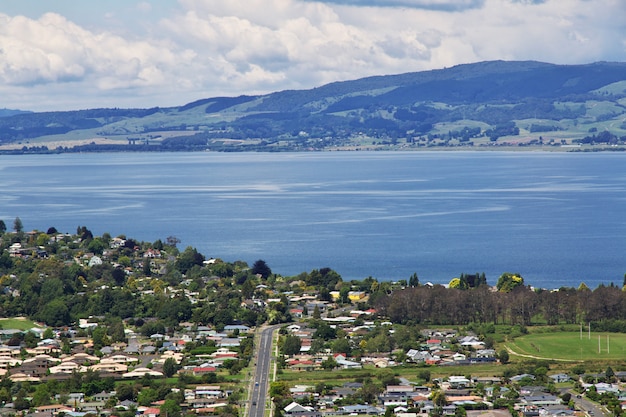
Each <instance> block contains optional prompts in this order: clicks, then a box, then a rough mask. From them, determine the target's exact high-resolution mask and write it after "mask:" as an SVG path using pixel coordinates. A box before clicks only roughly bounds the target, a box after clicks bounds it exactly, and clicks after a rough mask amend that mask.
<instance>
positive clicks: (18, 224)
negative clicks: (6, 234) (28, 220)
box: [13, 217, 24, 233]
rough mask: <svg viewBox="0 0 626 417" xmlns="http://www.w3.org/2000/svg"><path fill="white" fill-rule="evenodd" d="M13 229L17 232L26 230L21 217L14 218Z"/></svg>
mask: <svg viewBox="0 0 626 417" xmlns="http://www.w3.org/2000/svg"><path fill="white" fill-rule="evenodd" d="M13 230H14V231H15V233H22V232H23V231H24V225H23V224H22V219H20V218H19V217H16V218H15V220H13Z"/></svg>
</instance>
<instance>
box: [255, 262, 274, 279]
mask: <svg viewBox="0 0 626 417" xmlns="http://www.w3.org/2000/svg"><path fill="white" fill-rule="evenodd" d="M252 273H253V274H254V275H260V276H261V278H263V279H267V278H268V277H269V276H270V275H272V270H271V269H270V267H269V266H268V265H267V263H266V262H265V261H264V260H263V259H259V260H257V261H256V262H255V263H254V264H253V265H252Z"/></svg>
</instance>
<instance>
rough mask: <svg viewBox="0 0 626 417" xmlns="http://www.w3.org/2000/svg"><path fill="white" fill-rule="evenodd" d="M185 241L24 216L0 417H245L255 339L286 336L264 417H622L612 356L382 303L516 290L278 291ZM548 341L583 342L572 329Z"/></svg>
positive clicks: (624, 370)
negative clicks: (35, 222)
mask: <svg viewBox="0 0 626 417" xmlns="http://www.w3.org/2000/svg"><path fill="white" fill-rule="evenodd" d="M3 225H4V223H3ZM178 243H180V242H179V241H178V240H177V239H176V238H175V237H172V236H170V237H168V238H167V239H165V241H163V242H161V241H157V242H153V243H146V242H137V241H135V240H133V239H131V238H127V237H125V236H117V237H111V236H108V235H106V234H105V235H103V236H100V237H99V236H93V234H92V233H91V232H90V231H89V229H87V228H86V227H84V226H81V227H78V229H77V233H76V234H67V233H59V232H58V231H56V230H55V229H54V228H50V229H49V230H48V231H47V232H41V231H32V232H24V230H23V226H22V225H21V221H19V218H18V219H16V220H15V222H14V231H13V232H7V231H6V226H5V227H4V230H3V231H2V235H1V236H0V245H1V246H0V248H1V249H2V253H1V254H0V285H1V286H2V292H1V295H0V306H2V312H3V315H4V316H5V317H7V318H6V319H3V320H2V321H0V324H2V330H0V341H1V344H0V375H1V376H2V379H1V380H0V401H2V407H0V414H2V415H35V416H41V417H43V416H46V417H47V416H56V415H68V416H73V417H82V416H86V415H90V416H91V415H93V416H120V417H131V416H146V417H156V416H159V415H161V416H168V417H173V416H182V415H222V416H231V415H233V416H234V415H244V414H245V413H246V412H247V410H248V406H249V402H250V401H251V399H250V398H249V391H250V387H251V385H252V384H253V375H254V373H255V366H256V363H255V361H256V358H257V356H258V345H257V346H255V343H254V341H255V338H257V337H258V334H259V333H258V330H259V329H260V328H263V327H265V326H267V325H271V326H273V327H274V328H275V329H276V331H275V338H274V343H273V348H272V354H273V356H274V359H273V364H272V371H271V372H270V373H269V375H267V378H269V379H268V382H269V393H268V394H269V396H268V397H264V398H265V400H264V404H263V405H264V408H265V409H266V410H267V412H270V410H271V412H272V413H273V415H274V414H275V415H284V416H296V417H321V416H334V415H350V416H353V415H385V416H390V415H396V416H399V417H418V416H442V415H449V416H452V415H454V416H465V415H469V416H475V417H477V416H485V417H488V416H493V417H506V416H520V417H521V416H524V417H536V416H570V415H572V416H573V415H577V416H583V415H585V416H590V415H594V414H606V415H621V413H622V410H623V409H624V408H626V390H625V385H624V384H623V383H624V382H625V381H626V367H623V366H621V365H622V364H623V361H622V360H621V359H619V353H618V356H617V357H618V359H610V360H608V361H599V362H598V361H589V362H587V361H585V360H580V361H576V360H571V361H558V360H553V359H552V358H550V357H546V356H542V355H534V356H533V355H528V354H524V353H520V352H515V351H513V350H512V349H511V347H510V346H509V345H508V344H507V341H511V340H514V339H515V338H518V337H519V338H523V336H524V335H529V334H532V331H529V327H526V326H525V325H524V322H523V321H521V322H519V323H511V324H509V325H504V324H501V323H497V324H494V323H489V320H490V319H489V320H486V321H485V320H477V321H475V322H469V323H464V324H463V325H460V324H454V323H448V324H446V323H442V324H439V325H437V324H436V323H429V322H428V320H424V321H422V322H412V323H411V322H406V321H403V320H394V319H393V318H392V316H389V315H386V314H384V303H380V300H379V301H377V300H376V299H377V297H378V298H380V297H381V296H383V295H385V296H391V295H393V294H394V293H396V294H398V293H402V292H403V291H405V290H406V289H411V288H413V289H415V288H419V289H420V290H423V291H429V292H430V293H437V292H438V291H449V292H451V293H454V294H460V292H461V291H476V293H475V294H479V292H478V291H479V288H483V289H484V290H485V291H487V292H489V293H494V294H499V293H504V292H506V291H511V294H515V292H514V287H517V286H518V287H519V288H524V286H523V279H522V278H521V277H519V276H516V275H506V276H505V274H503V277H504V276H505V277H506V278H507V279H506V280H502V279H501V280H500V281H502V282H499V283H498V286H494V287H489V286H488V285H487V283H486V280H485V279H484V276H483V277H481V276H480V274H476V275H467V276H466V275H462V276H461V277H460V278H456V279H454V280H452V281H451V283H450V285H449V286H447V287H445V288H444V287H443V286H440V285H433V284H431V283H420V282H419V278H418V277H417V275H415V274H414V275H413V276H411V277H409V279H407V280H406V281H401V282H379V281H377V280H375V279H373V278H368V279H365V280H363V281H351V282H343V281H342V279H341V277H340V276H339V275H338V274H337V273H336V272H335V271H333V270H332V269H330V268H322V269H320V270H314V271H311V272H310V273H302V274H300V275H298V276H295V277H282V276H280V275H277V274H275V273H272V271H271V269H270V267H269V265H267V264H266V263H265V262H264V261H262V260H259V261H257V262H255V264H254V265H252V266H248V265H247V264H245V263H244V262H240V261H238V262H234V263H229V262H224V261H223V260H220V259H216V258H208V259H207V258H205V257H204V256H203V255H202V254H199V253H198V252H197V251H196V250H195V249H193V248H189V247H188V248H186V249H184V250H182V251H181V250H179V249H178V248H177V244H178ZM501 278H502V277H501ZM520 291H521V290H520ZM581 291H584V289H581ZM586 291H589V292H591V291H590V290H589V289H586ZM439 300H442V301H443V300H444V298H443V297H440V298H439ZM397 301H398V300H396V302H397ZM431 301H432V300H431ZM50 306H52V307H50ZM381 306H382V307H381ZM18 316H22V317H20V318H16V317H18ZM496 321H498V316H496ZM538 327H541V329H543V330H542V331H555V332H556V331H564V330H568V331H569V332H570V333H573V334H574V335H577V333H576V331H575V328H574V331H572V327H571V326H570V327H569V328H567V329H566V328H565V327H564V324H561V328H560V329H556V328H554V327H552V328H548V327H545V326H543V327H542V326H538ZM531 330H532V328H531ZM581 331H582V330H581ZM581 340H582V333H581ZM537 343H539V342H537ZM614 343H619V342H614ZM531 344H532V343H531ZM613 349H614V351H615V349H620V348H619V347H617V346H615V347H614V348H613ZM537 350H538V352H540V349H539V348H537ZM606 350H607V353H608V346H607V347H606ZM547 354H548V353H544V355H547ZM581 355H582V348H581ZM263 378H265V376H263Z"/></svg>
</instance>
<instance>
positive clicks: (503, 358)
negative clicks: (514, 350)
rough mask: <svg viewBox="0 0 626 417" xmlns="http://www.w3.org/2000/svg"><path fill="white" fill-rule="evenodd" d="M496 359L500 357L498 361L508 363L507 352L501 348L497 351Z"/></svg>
mask: <svg viewBox="0 0 626 417" xmlns="http://www.w3.org/2000/svg"><path fill="white" fill-rule="evenodd" d="M498 359H500V363H509V352H507V350H506V349H502V350H501V351H500V352H499V353H498Z"/></svg>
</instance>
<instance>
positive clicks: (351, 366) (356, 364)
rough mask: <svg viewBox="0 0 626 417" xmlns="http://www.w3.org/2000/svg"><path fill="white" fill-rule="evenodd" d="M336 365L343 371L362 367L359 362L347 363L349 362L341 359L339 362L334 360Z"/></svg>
mask: <svg viewBox="0 0 626 417" xmlns="http://www.w3.org/2000/svg"><path fill="white" fill-rule="evenodd" d="M336 362H337V365H338V366H339V367H340V368H343V369H361V368H363V365H361V364H360V363H359V362H353V361H349V360H345V359H341V360H336Z"/></svg>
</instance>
